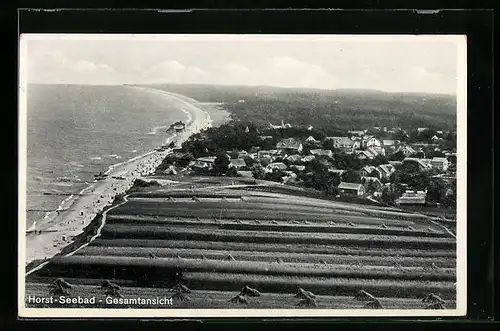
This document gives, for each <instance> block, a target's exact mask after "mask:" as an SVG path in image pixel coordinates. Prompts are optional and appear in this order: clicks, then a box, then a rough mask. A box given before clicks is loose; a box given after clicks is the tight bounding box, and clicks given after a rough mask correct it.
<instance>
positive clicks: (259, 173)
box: [251, 163, 266, 179]
mask: <svg viewBox="0 0 500 331" xmlns="http://www.w3.org/2000/svg"><path fill="white" fill-rule="evenodd" d="M251 171H252V175H253V177H254V178H256V179H264V177H265V176H266V170H265V169H264V167H263V166H262V165H261V164H259V163H255V164H254V165H253V166H252V167H251Z"/></svg>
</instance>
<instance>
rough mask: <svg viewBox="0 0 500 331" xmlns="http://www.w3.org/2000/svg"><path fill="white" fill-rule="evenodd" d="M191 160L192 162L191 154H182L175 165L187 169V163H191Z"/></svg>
mask: <svg viewBox="0 0 500 331" xmlns="http://www.w3.org/2000/svg"><path fill="white" fill-rule="evenodd" d="M193 160H194V156H193V154H192V153H184V154H183V155H182V157H180V158H179V159H178V160H177V162H176V165H178V166H180V167H187V166H188V165H189V162H191V161H193Z"/></svg>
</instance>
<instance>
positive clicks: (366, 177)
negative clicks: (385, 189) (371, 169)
mask: <svg viewBox="0 0 500 331" xmlns="http://www.w3.org/2000/svg"><path fill="white" fill-rule="evenodd" d="M362 178H363V179H364V180H366V182H375V183H377V184H379V185H380V186H382V182H381V181H380V179H378V178H377V177H370V176H364V177H362Z"/></svg>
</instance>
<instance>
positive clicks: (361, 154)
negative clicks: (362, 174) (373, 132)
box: [356, 150, 377, 160]
mask: <svg viewBox="0 0 500 331" xmlns="http://www.w3.org/2000/svg"><path fill="white" fill-rule="evenodd" d="M375 156H377V153H376V152H375V153H374V152H372V151H369V150H364V151H356V159H358V160H371V159H373V158H374V157H375Z"/></svg>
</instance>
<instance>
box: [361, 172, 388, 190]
mask: <svg viewBox="0 0 500 331" xmlns="http://www.w3.org/2000/svg"><path fill="white" fill-rule="evenodd" d="M361 180H362V181H364V184H365V187H366V188H368V184H369V183H372V184H371V185H373V186H374V188H375V191H378V190H380V189H381V188H382V187H383V186H384V185H383V184H382V182H381V181H380V179H378V178H377V177H369V176H366V177H361Z"/></svg>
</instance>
